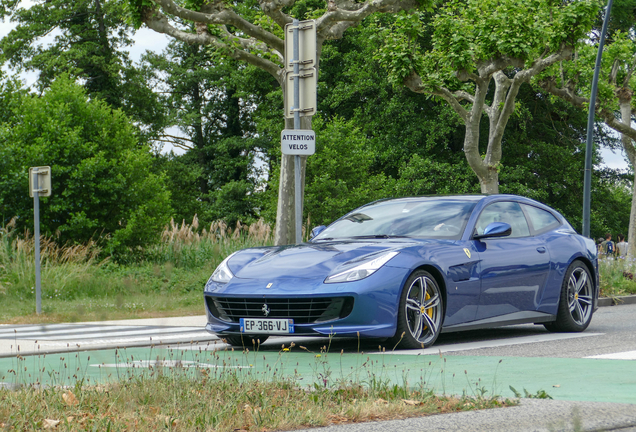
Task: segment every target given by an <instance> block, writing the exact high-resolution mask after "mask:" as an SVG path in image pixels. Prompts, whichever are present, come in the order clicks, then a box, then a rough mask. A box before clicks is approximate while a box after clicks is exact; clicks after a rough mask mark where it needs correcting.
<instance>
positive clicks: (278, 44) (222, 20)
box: [144, 0, 285, 52]
mask: <svg viewBox="0 0 636 432" xmlns="http://www.w3.org/2000/svg"><path fill="white" fill-rule="evenodd" d="M155 3H157V4H158V5H159V6H161V8H162V9H163V10H164V11H166V12H168V13H170V14H172V15H175V16H178V17H179V18H182V19H185V20H189V21H195V22H202V23H206V24H224V25H231V26H234V27H236V28H237V29H239V30H241V31H242V32H244V33H245V34H247V35H248V36H251V37H253V38H255V39H258V40H260V41H262V42H264V43H266V44H267V45H269V46H271V47H272V48H274V49H275V50H278V51H280V52H283V50H284V49H285V44H284V42H283V40H282V39H280V38H279V37H277V36H276V35H274V34H272V33H270V32H268V31H266V30H265V29H263V28H262V27H260V26H257V25H254V24H252V23H251V22H249V21H247V20H246V19H244V18H243V17H241V16H240V15H237V14H236V13H235V12H234V11H233V10H232V9H229V8H226V7H224V6H220V8H219V9H217V10H216V11H215V12H214V13H205V12H196V11H193V10H190V9H186V8H182V7H181V6H178V5H177V4H176V3H175V2H174V1H172V0H155ZM215 5H216V3H215ZM144 21H145V19H144Z"/></svg>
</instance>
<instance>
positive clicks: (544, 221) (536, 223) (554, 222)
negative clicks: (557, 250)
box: [521, 204, 559, 232]
mask: <svg viewBox="0 0 636 432" xmlns="http://www.w3.org/2000/svg"><path fill="white" fill-rule="evenodd" d="M521 205H522V206H523V210H524V211H525V212H526V214H527V215H528V219H530V223H531V224H532V227H533V228H534V231H535V232H543V231H547V230H549V229H550V228H556V227H557V226H559V220H558V219H557V218H556V217H554V215H553V214H552V213H550V212H548V211H545V210H542V209H540V208H537V207H533V206H530V205H526V204H521Z"/></svg>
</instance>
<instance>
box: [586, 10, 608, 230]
mask: <svg viewBox="0 0 636 432" xmlns="http://www.w3.org/2000/svg"><path fill="white" fill-rule="evenodd" d="M612 1H613V0H608V2H607V9H606V10H605V19H604V20H603V28H602V30H601V39H600V40H599V43H598V52H597V53H596V65H595V66H594V77H593V78H592V92H591V93H590V106H589V113H588V116H587V141H586V142H585V174H584V178H583V235H584V236H585V237H589V236H590V201H591V196H592V151H593V144H594V114H595V112H596V109H595V108H596V93H597V90H598V76H599V74H600V71H601V59H602V57H603V46H604V45H605V33H607V25H608V24H609V18H610V14H611V12H612Z"/></svg>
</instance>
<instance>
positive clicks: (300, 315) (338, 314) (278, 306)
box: [206, 297, 353, 324]
mask: <svg viewBox="0 0 636 432" xmlns="http://www.w3.org/2000/svg"><path fill="white" fill-rule="evenodd" d="M206 303H207V306H208V309H209V311H210V313H211V314H212V315H214V316H215V317H216V318H218V319H220V320H222V321H227V322H235V323H237V322H239V319H240V318H292V319H293V320H294V324H313V323H320V322H325V321H331V320H334V319H338V318H344V317H345V316H347V315H349V314H350V313H351V311H352V310H353V297H311V298H233V297H206ZM265 305H267V309H269V314H268V315H267V316H265V313H264V312H263V309H265Z"/></svg>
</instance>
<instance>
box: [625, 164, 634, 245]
mask: <svg viewBox="0 0 636 432" xmlns="http://www.w3.org/2000/svg"><path fill="white" fill-rule="evenodd" d="M632 166H634V165H633V164H632ZM627 257H628V258H634V257H636V172H635V173H634V183H633V185H632V209H631V211H630V212H629V231H628V232H627Z"/></svg>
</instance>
